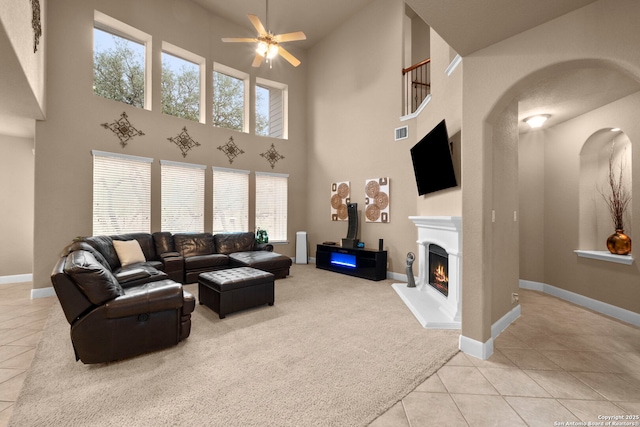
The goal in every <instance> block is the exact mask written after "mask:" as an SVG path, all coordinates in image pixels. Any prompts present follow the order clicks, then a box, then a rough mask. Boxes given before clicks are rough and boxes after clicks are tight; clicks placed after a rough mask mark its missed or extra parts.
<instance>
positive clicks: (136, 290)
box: [51, 243, 195, 364]
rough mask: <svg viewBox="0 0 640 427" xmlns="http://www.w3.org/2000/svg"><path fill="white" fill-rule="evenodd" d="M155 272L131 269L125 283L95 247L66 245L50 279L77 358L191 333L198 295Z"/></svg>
mask: <svg viewBox="0 0 640 427" xmlns="http://www.w3.org/2000/svg"><path fill="white" fill-rule="evenodd" d="M152 270H153V267H150V266H141V268H139V269H129V270H127V271H126V274H127V275H128V276H129V277H127V278H126V279H127V280H123V279H121V280H123V283H125V285H122V284H121V283H120V282H119V281H118V279H116V275H114V273H113V272H112V271H111V268H110V266H109V263H108V262H107V261H106V259H105V258H104V257H102V255H101V253H100V252H99V251H97V250H96V249H95V248H94V247H92V246H90V245H88V244H86V243H81V244H79V243H75V244H73V245H71V246H70V247H68V248H66V249H65V251H64V252H63V256H62V257H61V258H60V259H59V260H58V262H57V263H56V265H55V267H54V269H53V272H52V274H51V281H52V283H53V287H54V289H55V291H56V294H57V296H58V300H59V301H60V304H61V306H62V309H63V311H64V314H65V316H66V318H67V321H68V322H69V324H70V325H71V341H72V343H73V348H74V351H75V354H76V360H81V361H82V362H83V363H87V364H89V363H106V362H111V361H115V360H120V359H125V358H129V357H133V356H137V355H140V354H143V353H147V352H151V351H155V350H159V349H162V348H166V347H170V346H173V345H176V344H178V343H179V342H180V341H181V340H183V339H185V338H187V337H188V336H189V334H190V331H191V312H193V310H194V309H195V298H194V297H193V295H191V294H190V293H189V292H187V291H184V290H183V288H182V285H181V284H180V283H176V282H175V281H173V280H171V279H170V278H168V276H167V274H166V273H164V272H162V271H155V272H154V271H152ZM136 275H138V277H133V280H132V277H131V276H136Z"/></svg>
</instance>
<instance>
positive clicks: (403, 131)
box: [396, 126, 409, 141]
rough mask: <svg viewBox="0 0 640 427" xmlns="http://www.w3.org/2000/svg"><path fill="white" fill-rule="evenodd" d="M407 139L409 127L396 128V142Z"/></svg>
mask: <svg viewBox="0 0 640 427" xmlns="http://www.w3.org/2000/svg"><path fill="white" fill-rule="evenodd" d="M408 137H409V126H402V127H400V128H396V141H399V140H401V139H407V138H408Z"/></svg>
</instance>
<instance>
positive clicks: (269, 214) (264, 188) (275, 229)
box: [256, 172, 289, 242]
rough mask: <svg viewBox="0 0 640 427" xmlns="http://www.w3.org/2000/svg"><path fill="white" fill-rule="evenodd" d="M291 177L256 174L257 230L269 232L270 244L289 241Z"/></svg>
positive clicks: (263, 173)
mask: <svg viewBox="0 0 640 427" xmlns="http://www.w3.org/2000/svg"><path fill="white" fill-rule="evenodd" d="M288 187H289V175H287V174H276V173H268V172H256V228H260V229H263V230H267V234H268V236H269V242H286V241H287V219H288V213H287V206H288V205H287V193H288Z"/></svg>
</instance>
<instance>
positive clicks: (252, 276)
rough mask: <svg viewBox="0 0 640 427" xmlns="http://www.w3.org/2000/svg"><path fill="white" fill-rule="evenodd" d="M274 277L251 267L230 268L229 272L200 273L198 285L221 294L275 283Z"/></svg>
mask: <svg viewBox="0 0 640 427" xmlns="http://www.w3.org/2000/svg"><path fill="white" fill-rule="evenodd" d="M273 281H274V275H273V274H271V273H269V272H266V271H262V270H258V269H255V268H251V267H238V268H229V269H227V270H218V271H210V272H207V273H200V275H199V276H198V283H200V284H202V285H205V286H208V287H210V288H212V289H216V290H217V291H219V292H225V291H230V290H232V289H240V288H245V287H247V286H254V285H260V284H263V283H268V282H273Z"/></svg>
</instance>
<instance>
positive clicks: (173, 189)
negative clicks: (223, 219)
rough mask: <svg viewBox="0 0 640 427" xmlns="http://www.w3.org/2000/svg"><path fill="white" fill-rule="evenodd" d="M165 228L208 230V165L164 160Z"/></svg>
mask: <svg viewBox="0 0 640 427" xmlns="http://www.w3.org/2000/svg"><path fill="white" fill-rule="evenodd" d="M160 165H161V166H162V223H161V228H162V231H170V232H172V233H176V232H194V233H202V232H203V231H204V173H205V169H206V166H203V165H195V164H191V163H180V162H171V161H168V160H161V161H160Z"/></svg>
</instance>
